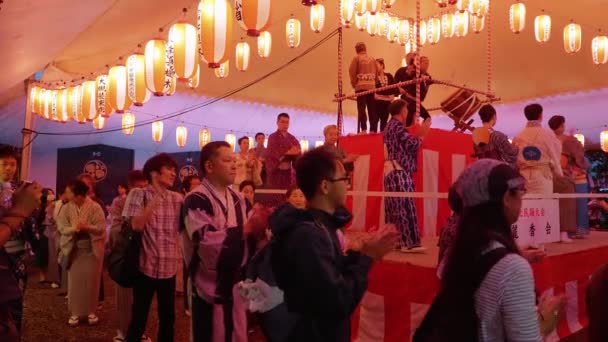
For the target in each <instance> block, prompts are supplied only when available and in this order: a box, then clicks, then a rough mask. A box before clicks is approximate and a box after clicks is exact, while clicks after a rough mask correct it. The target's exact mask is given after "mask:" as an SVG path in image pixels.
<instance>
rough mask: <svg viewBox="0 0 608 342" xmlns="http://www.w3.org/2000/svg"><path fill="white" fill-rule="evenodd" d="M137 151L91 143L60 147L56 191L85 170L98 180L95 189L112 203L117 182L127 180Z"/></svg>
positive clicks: (106, 200)
mask: <svg viewBox="0 0 608 342" xmlns="http://www.w3.org/2000/svg"><path fill="white" fill-rule="evenodd" d="M134 159H135V152H134V151H133V150H130V149H126V148H120V147H114V146H108V145H89V146H82V147H74V148H60V149H58V150H57V191H58V192H62V191H63V190H64V188H65V186H66V184H67V183H68V182H69V181H70V180H72V179H75V178H77V177H78V176H79V175H80V174H82V173H87V174H89V175H91V176H92V177H93V179H94V180H95V184H96V185H95V188H96V189H95V190H96V192H97V195H98V196H99V198H101V200H102V201H103V202H104V203H105V204H106V205H109V204H111V203H112V199H114V197H116V196H117V195H118V191H117V189H116V188H117V187H118V184H122V183H125V184H126V183H127V173H128V172H129V171H130V170H132V169H133V163H134Z"/></svg>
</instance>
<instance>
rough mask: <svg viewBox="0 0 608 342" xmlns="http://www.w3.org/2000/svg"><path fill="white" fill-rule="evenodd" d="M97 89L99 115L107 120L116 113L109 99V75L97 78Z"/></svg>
mask: <svg viewBox="0 0 608 342" xmlns="http://www.w3.org/2000/svg"><path fill="white" fill-rule="evenodd" d="M95 88H96V90H97V94H95V108H96V110H97V115H101V116H103V117H106V118H107V117H109V116H110V114H112V112H113V111H114V109H113V108H112V106H111V105H110V101H109V97H108V95H109V94H108V75H99V76H97V78H96V79H95Z"/></svg>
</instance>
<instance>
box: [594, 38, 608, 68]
mask: <svg viewBox="0 0 608 342" xmlns="http://www.w3.org/2000/svg"><path fill="white" fill-rule="evenodd" d="M591 56H592V57H593V63H595V64H597V65H600V64H606V62H608V37H606V36H597V37H595V38H593V40H592V41H591Z"/></svg>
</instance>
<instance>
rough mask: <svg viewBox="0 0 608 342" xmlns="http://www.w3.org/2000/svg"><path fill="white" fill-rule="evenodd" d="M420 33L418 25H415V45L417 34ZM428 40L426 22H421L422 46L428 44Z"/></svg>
mask: <svg viewBox="0 0 608 342" xmlns="http://www.w3.org/2000/svg"><path fill="white" fill-rule="evenodd" d="M417 31H418V24H415V25H414V36H413V37H412V39H414V45H417V44H416V41H415V40H416V32H417ZM426 38H427V30H426V21H421V22H420V46H423V45H424V44H426Z"/></svg>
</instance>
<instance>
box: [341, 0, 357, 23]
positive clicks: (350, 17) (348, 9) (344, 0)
mask: <svg viewBox="0 0 608 342" xmlns="http://www.w3.org/2000/svg"><path fill="white" fill-rule="evenodd" d="M340 20H341V22H342V25H344V26H345V27H351V25H352V23H353V21H354V20H355V0H340Z"/></svg>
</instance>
